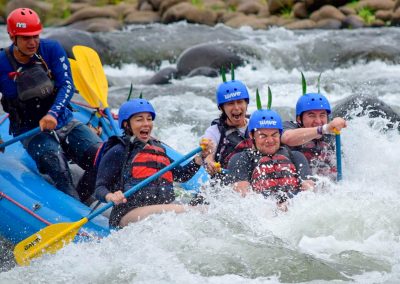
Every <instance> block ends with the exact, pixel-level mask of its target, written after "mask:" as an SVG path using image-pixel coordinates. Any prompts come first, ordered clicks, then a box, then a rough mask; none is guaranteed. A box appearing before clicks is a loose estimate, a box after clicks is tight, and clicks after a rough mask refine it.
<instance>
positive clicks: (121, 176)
mask: <svg viewBox="0 0 400 284" xmlns="http://www.w3.org/2000/svg"><path fill="white" fill-rule="evenodd" d="M155 117H156V112H155V110H154V108H153V106H152V105H151V104H150V102H148V101H147V100H145V99H142V98H139V99H133V100H130V101H128V102H125V103H124V104H123V105H122V106H121V108H120V109H119V114H118V122H119V127H120V128H121V129H122V130H123V131H124V134H123V136H122V137H115V136H114V137H111V138H110V140H109V142H107V144H106V147H105V148H103V152H102V158H101V159H100V162H99V166H98V173H97V180H96V197H97V198H98V199H99V200H101V201H103V202H110V201H112V202H113V203H114V204H115V206H114V207H113V209H112V211H111V215H110V226H111V227H123V226H126V225H128V224H129V223H131V222H136V221H138V220H141V219H144V218H146V217H147V216H148V215H150V214H155V213H162V212H165V211H174V212H176V213H180V212H184V211H185V210H186V208H187V207H184V206H183V205H179V204H171V202H172V201H174V200H175V195H174V190H173V182H174V181H178V182H185V181H187V180H189V179H190V178H191V177H192V176H193V175H194V174H195V173H196V172H197V171H198V169H199V168H200V165H201V163H202V159H201V158H200V157H197V156H196V158H195V159H193V160H192V161H191V162H190V163H188V164H187V165H185V166H183V167H182V166H178V167H176V168H174V169H173V170H171V171H169V172H167V173H165V174H164V175H162V176H161V177H160V178H159V179H157V180H156V181H153V182H151V183H150V184H149V185H147V186H146V187H144V188H142V189H141V190H139V191H138V192H136V193H134V194H133V195H131V196H130V197H128V198H125V197H124V195H123V192H125V191H127V190H129V189H130V188H131V187H133V186H135V185H136V184H138V183H139V182H141V181H143V180H144V179H146V178H148V177H150V176H152V175H154V174H155V173H157V172H158V171H159V170H161V169H162V168H164V167H165V166H168V165H169V164H171V162H172V159H171V158H169V157H168V155H167V154H166V150H165V147H164V146H163V144H162V143H161V142H160V141H158V140H156V139H154V138H152V137H151V131H152V130H153V120H154V119H155ZM202 144H203V145H204V146H205V149H204V150H203V152H202V155H203V156H204V157H205V156H206V155H207V154H208V153H209V152H210V151H211V148H212V147H211V144H209V143H208V141H202Z"/></svg>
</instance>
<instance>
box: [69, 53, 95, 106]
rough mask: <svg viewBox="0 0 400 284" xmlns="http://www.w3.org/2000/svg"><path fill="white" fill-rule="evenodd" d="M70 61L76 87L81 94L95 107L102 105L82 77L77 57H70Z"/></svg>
mask: <svg viewBox="0 0 400 284" xmlns="http://www.w3.org/2000/svg"><path fill="white" fill-rule="evenodd" d="M69 63H70V65H71V71H72V79H73V80H74V84H75V87H76V89H77V90H78V91H79V94H80V95H81V96H82V97H83V98H84V99H85V101H87V103H88V104H89V105H90V106H91V107H94V108H99V107H100V102H99V99H98V98H97V96H94V95H93V94H92V92H91V90H90V89H89V86H88V85H87V83H86V81H85V80H84V79H83V77H82V73H81V70H80V69H79V66H78V63H77V62H76V60H75V59H71V58H69Z"/></svg>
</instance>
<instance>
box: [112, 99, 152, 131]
mask: <svg viewBox="0 0 400 284" xmlns="http://www.w3.org/2000/svg"><path fill="white" fill-rule="evenodd" d="M141 112H149V113H150V114H151V117H152V118H153V120H154V119H155V118H156V111H155V110H154V108H153V106H152V105H151V104H150V102H149V101H147V100H145V99H133V100H129V101H127V102H125V103H123V104H122V106H121V107H120V108H119V112H118V125H119V128H121V129H123V125H122V123H123V122H124V121H125V120H128V119H129V118H131V116H132V115H134V114H137V113H141Z"/></svg>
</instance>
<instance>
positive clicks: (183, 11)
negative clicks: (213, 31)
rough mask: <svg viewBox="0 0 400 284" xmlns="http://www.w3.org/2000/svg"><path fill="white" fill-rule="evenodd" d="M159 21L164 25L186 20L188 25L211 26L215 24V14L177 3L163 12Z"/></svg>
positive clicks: (187, 4)
mask: <svg viewBox="0 0 400 284" xmlns="http://www.w3.org/2000/svg"><path fill="white" fill-rule="evenodd" d="M161 20H162V22H163V23H165V24H168V23H172V22H177V21H182V20H186V21H188V22H189V23H198V24H204V25H209V26H213V25H215V23H216V22H217V13H215V12H214V11H212V10H203V9H198V8H197V7H195V6H193V5H191V4H189V3H179V4H177V5H174V6H172V7H171V8H169V9H168V10H167V11H165V13H164V14H163V15H162V18H161Z"/></svg>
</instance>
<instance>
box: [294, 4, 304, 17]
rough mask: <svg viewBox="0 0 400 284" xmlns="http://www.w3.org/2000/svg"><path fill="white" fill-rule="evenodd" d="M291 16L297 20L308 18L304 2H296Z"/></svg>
mask: <svg viewBox="0 0 400 284" xmlns="http://www.w3.org/2000/svg"><path fill="white" fill-rule="evenodd" d="M293 15H294V16H295V17H296V18H299V19H305V18H307V17H308V12H307V8H306V5H305V4H304V2H297V3H296V4H294V6H293Z"/></svg>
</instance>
